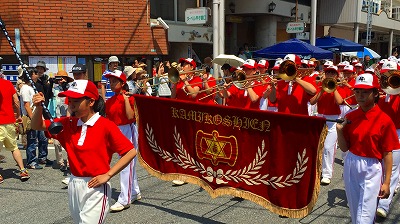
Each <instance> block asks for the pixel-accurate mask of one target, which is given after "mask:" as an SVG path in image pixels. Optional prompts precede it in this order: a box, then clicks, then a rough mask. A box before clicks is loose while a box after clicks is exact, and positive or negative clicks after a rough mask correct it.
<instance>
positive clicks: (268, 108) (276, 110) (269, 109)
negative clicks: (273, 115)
mask: <svg viewBox="0 0 400 224" xmlns="http://www.w3.org/2000/svg"><path fill="white" fill-rule="evenodd" d="M267 110H268V111H271V112H278V107H270V106H268V107H267Z"/></svg>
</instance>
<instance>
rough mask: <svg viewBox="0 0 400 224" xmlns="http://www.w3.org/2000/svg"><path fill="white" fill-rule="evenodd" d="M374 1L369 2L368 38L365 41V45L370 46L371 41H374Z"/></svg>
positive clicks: (369, 0)
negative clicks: (372, 33)
mask: <svg viewBox="0 0 400 224" xmlns="http://www.w3.org/2000/svg"><path fill="white" fill-rule="evenodd" d="M372 6H373V5H372V0H368V1H367V10H368V11H367V12H368V13H367V38H366V40H365V45H367V46H368V45H370V44H371V39H372V35H371V32H372Z"/></svg>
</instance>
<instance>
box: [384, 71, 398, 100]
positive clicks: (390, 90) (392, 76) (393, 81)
mask: <svg viewBox="0 0 400 224" xmlns="http://www.w3.org/2000/svg"><path fill="white" fill-rule="evenodd" d="M379 82H380V85H381V88H382V90H383V91H384V92H385V93H386V94H390V95H397V94H399V93H400V70H392V71H388V72H385V73H381V74H380V77H379Z"/></svg>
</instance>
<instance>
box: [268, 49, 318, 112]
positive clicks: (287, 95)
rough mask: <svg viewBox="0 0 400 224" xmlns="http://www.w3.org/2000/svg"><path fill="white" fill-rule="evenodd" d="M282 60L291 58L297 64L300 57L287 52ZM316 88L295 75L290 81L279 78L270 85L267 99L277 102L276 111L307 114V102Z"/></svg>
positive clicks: (299, 62)
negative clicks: (275, 82) (270, 89)
mask: <svg viewBox="0 0 400 224" xmlns="http://www.w3.org/2000/svg"><path fill="white" fill-rule="evenodd" d="M284 60H291V61H293V62H295V63H296V64H297V65H298V66H300V65H301V59H300V57H299V56H297V55H294V54H288V55H286V56H285V58H284ZM316 91H317V90H316V88H315V87H314V86H313V85H312V84H311V83H309V82H307V81H304V80H302V79H300V78H299V77H296V78H295V79H294V80H292V81H285V80H279V81H277V85H276V87H275V85H272V91H271V94H270V96H269V100H270V101H271V102H272V103H275V102H277V103H278V112H283V113H292V114H303V115H308V108H307V102H308V101H309V100H310V98H311V97H312V96H313V95H315V93H316Z"/></svg>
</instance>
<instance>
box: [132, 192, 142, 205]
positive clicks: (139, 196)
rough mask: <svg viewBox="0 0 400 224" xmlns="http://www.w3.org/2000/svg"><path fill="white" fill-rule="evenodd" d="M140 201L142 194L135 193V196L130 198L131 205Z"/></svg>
mask: <svg viewBox="0 0 400 224" xmlns="http://www.w3.org/2000/svg"><path fill="white" fill-rule="evenodd" d="M140 199H142V194H141V193H137V194H135V195H133V196H132V199H131V203H133V202H135V201H139V200H140Z"/></svg>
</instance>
